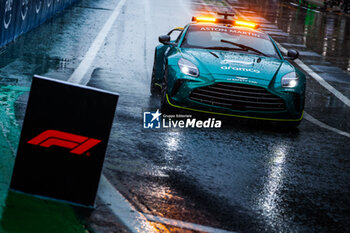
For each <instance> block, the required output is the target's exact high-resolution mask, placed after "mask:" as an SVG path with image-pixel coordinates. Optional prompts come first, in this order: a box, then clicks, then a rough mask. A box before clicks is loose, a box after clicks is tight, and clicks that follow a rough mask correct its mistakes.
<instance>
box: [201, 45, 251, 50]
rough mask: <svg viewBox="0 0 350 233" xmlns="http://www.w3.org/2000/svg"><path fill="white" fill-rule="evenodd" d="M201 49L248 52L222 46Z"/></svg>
mask: <svg viewBox="0 0 350 233" xmlns="http://www.w3.org/2000/svg"><path fill="white" fill-rule="evenodd" d="M203 49H216V50H225V51H228V50H235V51H236V50H238V51H248V50H247V49H243V48H231V47H223V46H212V47H203Z"/></svg>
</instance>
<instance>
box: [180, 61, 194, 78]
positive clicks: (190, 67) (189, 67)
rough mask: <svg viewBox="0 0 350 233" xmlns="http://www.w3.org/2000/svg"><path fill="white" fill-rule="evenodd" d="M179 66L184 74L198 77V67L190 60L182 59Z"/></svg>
mask: <svg viewBox="0 0 350 233" xmlns="http://www.w3.org/2000/svg"><path fill="white" fill-rule="evenodd" d="M177 64H178V65H179V67H180V70H181V72H182V73H184V74H187V75H190V76H193V77H198V75H199V70H198V68H197V66H196V65H195V64H193V63H192V62H190V61H189V60H186V59H184V58H181V59H180V60H179V62H178V63H177Z"/></svg>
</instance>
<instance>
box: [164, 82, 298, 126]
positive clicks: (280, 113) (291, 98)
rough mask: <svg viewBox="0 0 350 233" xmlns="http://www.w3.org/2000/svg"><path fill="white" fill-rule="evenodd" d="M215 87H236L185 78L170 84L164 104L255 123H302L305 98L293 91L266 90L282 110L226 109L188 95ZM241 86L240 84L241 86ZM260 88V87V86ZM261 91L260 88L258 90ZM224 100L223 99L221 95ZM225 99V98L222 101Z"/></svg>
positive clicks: (220, 105)
mask: <svg viewBox="0 0 350 233" xmlns="http://www.w3.org/2000/svg"><path fill="white" fill-rule="evenodd" d="M216 84H235V83H232V82H222V81H213V82H210V83H203V82H193V81H189V80H185V79H178V80H176V82H175V83H174V85H172V88H171V90H169V89H168V95H167V101H168V104H169V105H171V106H173V107H176V108H181V109H185V110H190V111H196V112H202V113H208V114H216V115H221V116H228V117H240V118H248V119H258V120H270V121H301V119H302V118H303V109H304V95H303V94H299V93H295V92H277V91H274V90H270V89H268V88H264V89H266V92H267V93H271V95H274V96H276V97H277V99H278V98H280V99H281V100H282V101H281V102H283V108H281V109H273V110H272V109H265V110H256V109H248V108H247V109H242V108H239V109H237V108H236V109H235V106H225V105H223V104H215V100H213V103H208V102H210V101H206V102H203V101H198V100H195V98H193V96H192V97H191V93H192V92H193V91H194V90H196V89H197V90H198V89H200V88H203V87H204V88H205V87H209V86H215V85H216ZM240 85H241V83H240ZM247 87H259V86H254V85H247ZM259 88H261V87H259ZM261 89H263V88H261ZM224 97H226V96H224ZM224 99H226V98H224Z"/></svg>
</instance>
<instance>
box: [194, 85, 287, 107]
mask: <svg viewBox="0 0 350 233" xmlns="http://www.w3.org/2000/svg"><path fill="white" fill-rule="evenodd" d="M190 99H192V100H194V101H198V102H201V103H204V104H209V105H213V106H220V107H226V108H231V109H233V110H240V111H249V110H252V111H283V110H285V103H284V101H283V100H282V99H281V98H280V97H278V96H276V95H274V94H272V93H270V92H268V91H267V90H266V89H265V88H262V87H258V86H250V85H245V84H237V83H217V84H214V85H211V86H206V87H199V88H196V89H194V90H193V91H192V93H191V94H190Z"/></svg>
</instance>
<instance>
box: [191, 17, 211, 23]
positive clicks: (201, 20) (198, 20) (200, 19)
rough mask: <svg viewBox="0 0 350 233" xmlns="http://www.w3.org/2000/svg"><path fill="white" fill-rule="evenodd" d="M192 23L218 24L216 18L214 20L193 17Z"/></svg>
mask: <svg viewBox="0 0 350 233" xmlns="http://www.w3.org/2000/svg"><path fill="white" fill-rule="evenodd" d="M192 21H197V22H211V23H215V22H216V18H214V17H193V18H192Z"/></svg>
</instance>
